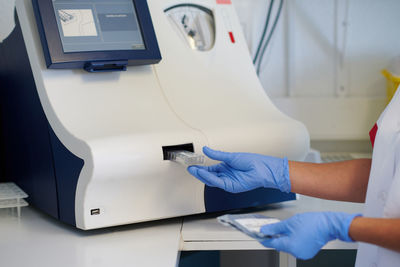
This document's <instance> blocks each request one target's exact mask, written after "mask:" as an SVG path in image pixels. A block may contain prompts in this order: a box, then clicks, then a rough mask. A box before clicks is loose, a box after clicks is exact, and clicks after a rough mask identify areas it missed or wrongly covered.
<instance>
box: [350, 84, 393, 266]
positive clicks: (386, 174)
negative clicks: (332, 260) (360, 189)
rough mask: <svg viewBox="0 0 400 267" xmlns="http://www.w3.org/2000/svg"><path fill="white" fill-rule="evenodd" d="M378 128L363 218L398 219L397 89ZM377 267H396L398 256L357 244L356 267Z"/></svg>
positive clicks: (384, 250)
mask: <svg viewBox="0 0 400 267" xmlns="http://www.w3.org/2000/svg"><path fill="white" fill-rule="evenodd" d="M377 125H378V132H377V134H376V138H375V146H374V151H373V155H372V167H371V173H370V179H369V184H368V191H367V198H366V204H365V210H364V214H363V216H365V217H375V218H400V89H399V90H397V93H396V94H395V96H394V97H393V100H392V101H391V103H390V104H389V105H388V107H387V108H386V109H385V111H384V112H383V113H382V115H381V116H380V118H379V120H378V122H377ZM399 227H400V226H399ZM377 266H379V267H394V266H396V267H399V266H400V253H398V252H395V251H391V250H388V249H385V248H382V247H377V246H374V245H370V244H365V243H360V244H359V249H358V253H357V261H356V267H377Z"/></svg>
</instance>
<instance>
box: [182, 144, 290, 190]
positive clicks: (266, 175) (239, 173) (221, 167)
mask: <svg viewBox="0 0 400 267" xmlns="http://www.w3.org/2000/svg"><path fill="white" fill-rule="evenodd" d="M203 152H204V154H205V155H206V156H208V157H209V158H211V159H213V160H218V161H222V162H221V163H219V164H217V165H213V166H208V167H206V166H190V167H189V168H188V171H189V172H190V174H192V175H193V176H195V177H196V178H198V179H199V180H200V181H202V182H203V183H205V184H206V185H208V186H212V187H219V188H221V189H223V190H225V191H228V192H231V193H240V192H245V191H249V190H252V189H256V188H259V187H266V188H275V189H279V190H281V191H283V192H290V180H289V164H288V160H287V159H286V158H284V159H280V158H274V157H269V156H263V155H259V154H250V153H228V152H222V151H216V150H212V149H210V148H208V147H203Z"/></svg>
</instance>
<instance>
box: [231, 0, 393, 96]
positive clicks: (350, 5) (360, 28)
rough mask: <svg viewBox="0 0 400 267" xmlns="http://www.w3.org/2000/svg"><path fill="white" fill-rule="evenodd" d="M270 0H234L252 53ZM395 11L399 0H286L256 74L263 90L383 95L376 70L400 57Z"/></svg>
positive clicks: (382, 83) (295, 93)
mask: <svg viewBox="0 0 400 267" xmlns="http://www.w3.org/2000/svg"><path fill="white" fill-rule="evenodd" d="M269 2H270V0H251V1H249V0H233V3H234V4H235V5H236V8H237V11H238V14H239V17H240V20H241V22H242V25H243V26H244V31H245V34H246V37H247V39H248V43H249V47H250V49H251V51H252V52H254V50H255V47H256V45H257V44H256V43H257V42H258V40H259V38H260V33H261V31H262V28H263V26H264V20H265V17H266V12H267V9H268V5H269ZM278 2H279V0H276V1H275V6H277V4H278ZM346 10H347V11H346ZM399 10H400V1H398V0H380V1H376V0H286V1H285V7H284V14H283V17H281V19H280V22H279V25H278V27H277V29H276V32H275V35H274V38H273V42H272V44H271V46H270V48H269V51H268V55H267V56H266V58H265V61H264V64H263V67H264V68H263V71H262V73H261V76H260V79H261V81H262V83H263V85H264V88H265V90H266V91H267V93H268V94H269V95H270V96H271V97H284V96H289V95H290V96H298V97H310V96H311V97H316V96H318V97H321V96H322V97H333V96H338V95H339V96H350V97H360V96H362V97H376V96H381V97H382V96H384V93H385V91H384V89H385V79H384V78H383V76H382V75H381V74H380V71H381V69H383V68H385V67H386V66H387V65H388V64H389V61H390V59H391V58H393V57H395V56H396V55H400V27H399V25H400V16H399V15H398V11H399ZM346 13H347V14H348V15H347V16H346ZM285 65H286V66H285ZM286 70H287V71H288V72H289V73H285V71H286Z"/></svg>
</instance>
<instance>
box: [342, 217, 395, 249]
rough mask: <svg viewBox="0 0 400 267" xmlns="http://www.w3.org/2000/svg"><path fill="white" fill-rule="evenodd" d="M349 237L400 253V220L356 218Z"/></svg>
mask: <svg viewBox="0 0 400 267" xmlns="http://www.w3.org/2000/svg"><path fill="white" fill-rule="evenodd" d="M349 236H350V237H351V238H352V239H353V240H354V241H360V242H366V243H370V244H374V245H377V246H381V247H385V248H388V249H391V250H395V251H398V252H400V219H397V218H396V219H386V218H384V219H381V218H364V217H356V218H355V219H354V220H353V222H352V223H351V225H350V229H349Z"/></svg>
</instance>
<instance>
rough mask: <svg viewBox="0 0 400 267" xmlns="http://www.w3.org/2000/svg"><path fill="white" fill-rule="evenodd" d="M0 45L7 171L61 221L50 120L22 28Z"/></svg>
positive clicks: (32, 199)
mask: <svg viewBox="0 0 400 267" xmlns="http://www.w3.org/2000/svg"><path fill="white" fill-rule="evenodd" d="M16 24H17V26H16V28H15V29H14V31H13V32H12V34H11V35H10V36H9V37H8V38H7V39H6V40H5V41H4V42H3V43H2V44H0V50H1V56H2V58H1V59H0V65H1V66H2V67H1V70H2V76H3V79H2V90H1V93H0V94H1V95H0V102H1V106H2V120H1V122H2V125H1V127H0V128H2V130H3V138H4V142H3V145H4V146H3V147H2V150H3V153H4V155H5V158H4V172H5V176H6V177H7V179H9V180H13V181H15V182H16V183H17V184H18V185H19V186H20V187H21V188H22V189H23V190H24V191H26V192H27V193H28V194H29V198H28V201H29V203H30V204H32V205H34V206H36V207H38V208H40V209H41V210H43V211H45V212H46V213H48V214H50V215H52V216H54V217H56V218H58V207H57V195H56V183H55V175H54V166H53V157H52V153H51V146H50V139H49V132H48V127H47V119H46V116H45V114H44V112H43V109H42V106H41V103H40V101H39V97H38V94H37V91H36V86H35V82H34V80H33V75H32V71H31V68H30V63H29V59H28V55H27V53H26V48H25V44H24V41H23V38H22V32H21V28H20V26H19V23H18V20H16Z"/></svg>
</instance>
